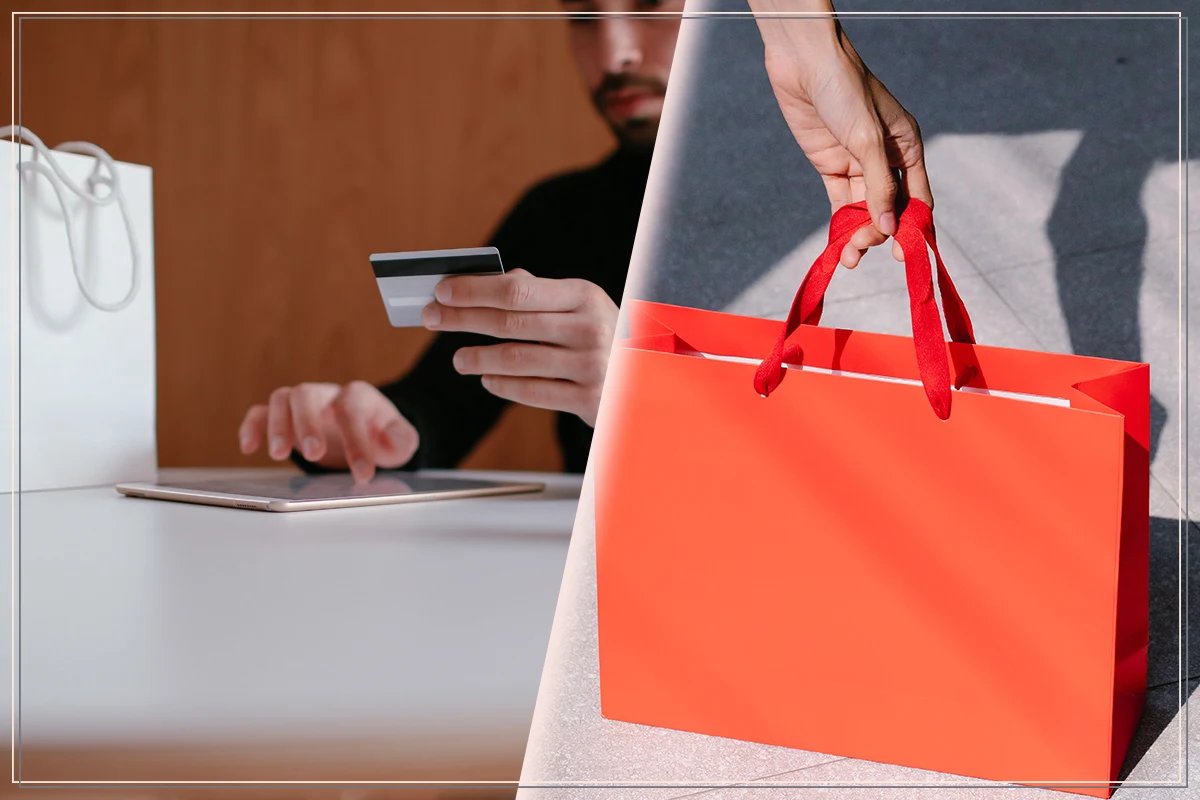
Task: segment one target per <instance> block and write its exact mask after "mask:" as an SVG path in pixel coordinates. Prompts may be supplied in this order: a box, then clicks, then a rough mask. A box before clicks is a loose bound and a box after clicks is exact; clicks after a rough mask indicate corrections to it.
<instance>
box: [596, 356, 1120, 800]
mask: <svg viewBox="0 0 1200 800" xmlns="http://www.w3.org/2000/svg"><path fill="white" fill-rule="evenodd" d="M614 358H615V362H614V365H613V370H615V371H616V372H617V373H618V374H619V375H620V380H619V384H618V385H619V387H620V388H619V391H620V392H621V393H622V394H623V396H622V397H618V398H615V399H614V401H613V409H612V413H611V416H609V417H608V420H607V423H606V428H605V441H604V449H603V458H602V459H601V461H600V462H599V464H598V473H597V484H596V485H597V510H596V521H597V531H596V534H597V577H598V591H599V613H600V620H599V621H600V636H599V642H600V670H601V699H602V708H603V712H604V714H605V715H606V716H608V717H611V718H615V719H622V720H628V721H634V722H640V723H645V724H651V725H658V726H663V727H669V728H677V729H682V730H688V731H694V732H699V733H709V734H715V735H720V736H728V737H733V738H738V739H746V740H750V741H758V742H765V743H771V744H780V745H786V746H791V747H797V748H802V749H807V750H815V751H820V752H826V753H831V754H836V755H845V756H853V757H859V758H867V759H873V760H879V761H885V762H890V763H897V764H906V765H911V766H917V767H924V768H929V769H935V770H941V771H947V772H954V773H959V774H965V775H973V776H979V777H985V778H992V779H997V780H1007V781H1018V782H1040V781H1063V780H1076V781H1078V780H1094V781H1106V780H1108V768H1109V753H1110V749H1109V743H1110V727H1111V713H1112V672H1113V626H1114V617H1113V614H1114V607H1115V592H1116V588H1115V587H1116V571H1117V545H1118V524H1119V517H1120V503H1119V494H1118V492H1117V491H1116V486H1117V483H1118V481H1119V476H1120V472H1121V462H1120V458H1121V443H1122V436H1123V433H1122V423H1121V419H1120V417H1118V416H1110V415H1104V414H1098V413H1091V412H1083V411H1077V410H1071V409H1066V408H1061V407H1054V406H1047V405H1041V404H1035V403H1027V402H1020V401H1014V400H1003V399H997V398H990V397H983V396H978V395H966V394H960V395H957V396H956V397H955V405H954V411H953V414H952V416H951V418H950V419H949V420H948V421H945V422H943V421H940V420H938V419H937V418H936V417H935V416H934V415H933V414H932V413H931V412H930V409H929V405H928V402H927V399H926V397H925V395H924V393H923V391H922V390H921V388H920V387H914V386H904V385H897V384H890V383H882V382H877V381H868V380H861V379H854V378H845V377H838V376H829V375H822V374H815V373H801V372H798V371H791V372H789V374H788V376H787V378H786V379H785V380H784V382H783V384H782V385H781V386H780V388H779V389H777V390H776V392H775V393H773V394H772V395H771V397H770V398H767V399H763V398H760V397H758V396H757V395H755V394H754V392H753V391H752V389H751V388H750V387H751V377H752V375H753V370H754V367H753V366H752V365H743V364H735V363H728V362H713V361H706V360H701V359H696V358H688V357H684V356H679V355H672V354H667V353H654V352H644V351H637V350H621V349H618V350H617V351H616V352H615V354H614ZM1096 793H1097V794H1101V795H1106V794H1107V791H1106V790H1097V791H1096Z"/></svg>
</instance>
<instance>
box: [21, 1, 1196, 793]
mask: <svg viewBox="0 0 1200 800" xmlns="http://www.w3.org/2000/svg"><path fill="white" fill-rule="evenodd" d="M831 16H836V17H838V18H846V17H877V18H884V19H888V18H907V17H916V18H922V17H924V18H947V19H957V18H969V19H1013V18H1016V19H1023V18H1026V19H1028V18H1032V19H1039V18H1040V19H1045V18H1050V19H1090V18H1097V19H1100V18H1131V19H1154V18H1163V19H1167V18H1175V19H1177V20H1178V21H1179V62H1178V63H1179V67H1178V70H1179V106H1178V108H1179V125H1178V132H1179V145H1178V157H1179V176H1180V177H1179V188H1180V195H1179V220H1180V247H1179V264H1180V334H1181V335H1180V351H1179V352H1180V365H1179V366H1180V369H1179V381H1180V406H1181V409H1180V410H1181V411H1182V413H1181V415H1180V448H1179V461H1180V497H1179V507H1180V513H1181V519H1180V525H1179V571H1180V581H1179V598H1180V606H1179V627H1178V631H1179V637H1178V644H1179V671H1178V675H1179V679H1178V681H1177V683H1176V686H1177V688H1178V695H1179V700H1180V705H1179V708H1180V710H1181V714H1180V756H1181V759H1180V778H1181V782H1180V783H1175V784H1164V783H1159V782H1154V781H1129V780H1126V781H1000V782H997V781H990V780H980V779H975V780H973V781H972V782H971V783H936V784H927V783H901V784H862V783H828V784H782V783H762V782H758V781H754V782H749V783H745V782H743V783H734V784H688V783H674V782H664V783H651V784H646V783H613V784H595V783H581V782H563V783H548V784H521V783H520V780H519V779H518V780H516V781H507V780H506V781H288V780H284V781H29V780H20V778H19V776H18V774H17V772H18V767H17V765H18V759H19V755H20V746H19V736H18V726H17V717H18V714H17V699H18V698H17V691H16V683H17V680H16V672H17V663H18V660H17V626H18V625H17V624H18V621H19V614H18V613H17V606H18V591H17V585H18V580H19V570H18V569H17V560H16V551H17V541H18V540H19V538H20V533H19V530H18V517H19V512H18V508H19V505H20V496H21V492H19V491H17V483H18V481H19V475H18V473H17V469H18V468H19V452H20V445H19V442H18V436H19V429H18V422H17V421H18V419H19V413H20V412H19V405H18V403H19V398H18V397H17V392H16V386H17V382H16V377H17V374H18V363H17V358H18V357H19V333H20V331H19V323H18V313H17V310H18V309H19V307H20V296H19V294H18V293H17V288H18V271H19V270H17V269H14V270H13V279H12V280H13V303H14V313H13V323H12V327H13V338H12V350H13V382H12V392H13V420H12V425H13V447H12V452H11V455H10V457H11V459H12V464H13V473H12V474H13V487H12V491H11V494H10V497H12V511H11V522H12V528H11V533H10V539H11V549H12V573H13V574H12V595H13V596H12V627H11V637H12V642H11V646H12V675H11V678H12V686H11V701H12V702H11V708H10V712H11V732H12V736H11V741H10V748H11V756H12V784H13V785H17V786H23V785H29V786H39V787H46V788H52V787H60V786H71V787H87V786H129V787H138V788H153V787H199V786H228V787H235V786H253V787H269V786H358V787H368V786H369V787H380V786H407V787H412V788H418V787H453V786H462V787H485V786H489V787H508V786H513V787H516V788H526V789H538V788H681V789H692V788H695V789H710V788H713V789H716V788H734V787H737V788H753V789H802V788H841V787H845V788H878V789H882V788H889V789H890V788H895V789H903V788H931V789H943V788H944V789H970V788H979V787H984V786H987V787H989V788H1013V789H1021V788H1037V787H1056V788H1060V789H1066V788H1102V787H1111V788H1113V789H1114V790H1115V789H1118V788H1121V787H1124V786H1139V787H1143V788H1187V787H1188V785H1189V784H1188V775H1187V771H1188V761H1187V756H1188V751H1189V742H1188V739H1187V731H1188V728H1189V719H1188V709H1187V703H1186V702H1185V700H1186V698H1185V689H1186V684H1187V682H1188V680H1189V679H1188V677H1187V675H1186V672H1189V671H1190V670H1189V669H1187V667H1188V665H1187V660H1188V653H1187V649H1186V647H1185V644H1186V641H1187V639H1186V634H1187V633H1188V630H1187V622H1188V621H1187V592H1186V588H1187V583H1188V575H1187V571H1186V569H1187V537H1186V536H1185V531H1186V530H1187V527H1188V525H1190V515H1189V513H1188V486H1187V471H1188V470H1187V316H1188V311H1187V294H1186V293H1187V260H1186V252H1187V238H1188V230H1187V229H1188V225H1187V196H1186V189H1187V160H1186V155H1187V152H1186V151H1187V141H1186V138H1185V137H1186V127H1187V120H1186V114H1185V109H1186V106H1187V100H1186V94H1185V83H1186V79H1187V70H1186V68H1185V64H1186V51H1187V46H1186V29H1187V17H1186V16H1185V15H1184V14H1183V12H1180V11H1128V12H1126V11H1080V12H1062V11H1011V12H1003V11H1001V12H991V11H963V12H941V11H877V12H873V11H844V12H836V13H835V14H832V15H831V14H828V13H824V12H783V11H772V12H758V13H753V12H750V11H684V12H666V11H640V12H639V11H634V12H625V13H622V12H601V11H595V12H565V11H563V12H557V11H508V12H506V11H492V12H473V11H395V12H389V11H382V12H378V11H376V12H349V11H347V12H308V11H261V12H255V11H240V12H219V11H217V12H212V11H124V12H122V11H116V12H99V11H98V12H79V11H38V12H24V11H13V12H12V13H11V17H12V24H11V35H10V46H11V48H12V50H11V57H12V82H13V83H12V95H11V108H10V113H11V114H12V118H13V120H14V122H15V121H16V120H17V95H18V92H17V83H18V65H19V58H18V48H19V35H18V32H19V23H20V22H21V21H23V20H34V19H47V20H48V19H60V20H62V19H77V20H85V19H86V20H100V19H142V20H154V19H171V18H180V17H182V18H185V19H280V20H282V19H330V20H339V19H355V20H364V19H388V20H390V19H414V20H416V19H440V20H452V19H485V20H490V19H495V20H511V19H572V18H576V19H577V18H586V19H600V18H608V17H612V18H649V19H654V18H660V19H666V18H671V19H675V18H678V19H680V20H684V19H705V18H730V19H750V20H753V19H755V18H758V17H761V18H766V19H824V18H830V17H831ZM16 151H17V149H16V148H14V150H13V152H14V154H15V153H16ZM14 157H15V156H14ZM14 169H15V164H14ZM16 186H17V182H14V193H16V188H15V187H16ZM12 224H13V231H14V237H13V242H14V244H13V251H14V252H13V256H14V258H13V263H14V264H16V263H18V262H17V259H16V256H17V253H18V252H19V243H18V242H17V236H16V234H17V233H18V231H17V223H16V204H15V202H14V204H13V220H12ZM627 280H628V279H627ZM962 777H966V776H962Z"/></svg>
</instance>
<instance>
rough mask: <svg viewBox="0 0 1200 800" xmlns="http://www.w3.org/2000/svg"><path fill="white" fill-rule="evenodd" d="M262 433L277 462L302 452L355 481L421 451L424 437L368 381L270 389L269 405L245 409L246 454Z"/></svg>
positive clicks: (243, 437)
mask: <svg viewBox="0 0 1200 800" xmlns="http://www.w3.org/2000/svg"><path fill="white" fill-rule="evenodd" d="M264 435H265V436H266V437H267V440H268V442H269V443H270V444H269V447H268V451H267V452H268V453H270V455H271V458H273V459H275V460H276V461H283V460H284V459H286V458H288V456H289V455H291V452H292V449H293V448H295V449H297V450H299V451H300V453H301V454H302V455H303V456H304V458H305V459H307V460H308V461H311V462H312V463H314V464H319V465H321V466H323V467H328V468H330V469H346V468H347V466H349V468H350V472H351V474H353V475H354V479H355V480H356V481H369V480H371V478H372V477H373V476H374V475H375V469H376V467H380V468H383V469H394V468H396V467H399V466H402V465H403V464H405V463H406V462H407V461H408V460H409V459H411V458H412V457H413V454H414V453H416V451H417V445H418V444H419V443H420V438H419V436H418V435H417V429H416V428H414V427H413V426H412V423H410V422H409V421H408V420H406V419H405V418H404V417H403V416H402V415H401V414H400V412H399V410H397V408H396V406H395V405H394V404H393V403H392V401H391V400H388V399H387V397H385V396H384V395H383V394H382V393H381V392H380V391H379V390H378V389H376V388H375V387H374V386H372V385H371V384H369V383H366V382H364V381H352V382H350V383H347V384H346V385H345V386H339V385H338V384H336V383H301V384H299V385H297V386H282V387H280V388H278V389H276V390H275V391H273V392H271V398H270V400H269V401H268V402H267V403H266V404H260V405H255V406H252V407H251V408H250V410H249V411H247V412H246V416H245V418H244V419H243V420H242V425H241V427H240V428H239V429H238V437H239V439H240V440H241V446H242V453H243V454H245V455H250V454H251V453H253V452H255V451H257V450H258V448H259V445H260V444H261V443H262V441H263V437H264Z"/></svg>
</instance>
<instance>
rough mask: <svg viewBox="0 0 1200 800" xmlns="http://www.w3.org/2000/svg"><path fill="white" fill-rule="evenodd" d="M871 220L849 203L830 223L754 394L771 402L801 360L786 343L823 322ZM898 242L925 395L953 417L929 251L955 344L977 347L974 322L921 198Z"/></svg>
mask: <svg viewBox="0 0 1200 800" xmlns="http://www.w3.org/2000/svg"><path fill="white" fill-rule="evenodd" d="M870 224H872V223H871V215H870V212H868V211H867V204H866V203H865V202H860V203H851V204H850V205H845V206H842V207H841V208H839V209H838V210H837V211H835V212H834V214H833V219H832V220H831V221H830V223H829V244H828V245H827V246H826V248H825V250H824V252H822V253H821V255H820V256H819V257H818V258H817V260H816V261H815V262H814V263H813V265H812V267H811V268H810V269H809V271H808V274H807V275H805V276H804V281H803V282H802V283H801V284H800V289H799V290H798V291H797V292H796V298H795V299H794V300H793V301H792V308H791V310H790V311H789V312H788V317H787V322H786V323H784V326H783V330H782V331H780V333H779V339H778V340H777V341H776V342H775V347H774V349H772V350H771V354H770V355H769V356H767V358H766V359H765V360H764V361H763V362H762V364H760V365H759V368H758V372H757V373H756V374H755V376H754V389H755V391H757V392H758V393H759V394H760V395H762V396H763V397H767V396H768V395H770V394H771V392H772V391H774V389H775V387H777V386H778V385H779V382H780V381H781V380H782V379H783V362H784V360H785V356H786V359H787V360H788V361H792V360H793V359H795V358H797V357H798V356H799V355H801V353H800V351H799V347H798V346H796V345H793V346H792V347H788V346H787V340H788V338H789V337H790V336H791V335H792V334H793V333H795V331H796V329H797V328H799V327H800V326H801V325H816V324H818V323H819V322H820V321H821V311H822V309H823V307H824V303H825V292H826V290H827V289H828V288H829V282H830V280H832V279H833V273H834V271H835V270H836V269H837V266H838V262H839V261H840V259H841V253H842V250H843V248H845V246H846V244H847V243H848V242H849V241H850V237H852V236H853V235H854V233H855V232H856V231H857V230H858V229H859V228H862V227H865V226H867V225H870ZM895 239H896V241H897V242H898V243H899V244H900V249H901V250H903V251H904V272H905V278H906V279H907V283H908V298H909V305H910V309H911V313H912V331H913V347H914V348H915V350H916V353H917V367H918V369H919V371H920V374H921V383H922V384H923V385H924V387H925V395H926V396H927V397H928V398H929V404H930V405H931V406H932V407H933V411H934V413H935V414H937V416H938V418H939V419H946V418H948V417H949V416H950V357H949V354H948V353H947V352H946V342H945V339H944V338H943V335H942V319H941V316H940V315H939V313H938V306H937V300H936V299H935V298H934V296H933V267H932V265H931V264H930V262H929V253H928V251H927V249H926V248H927V247H928V249H930V250H933V255H934V258H935V259H936V260H937V283H938V291H939V292H940V293H941V295H942V305H943V306H944V310H945V313H946V327H947V329H948V330H949V331H950V338H951V340H952V341H955V342H967V343H974V342H975V332H974V330H972V328H971V318H970V317H969V316H967V309H966V307H965V306H964V305H963V302H962V298H961V297H959V295H958V290H957V289H955V288H954V282H953V281H951V280H950V274H949V273H948V272H947V271H946V265H945V264H943V263H942V256H941V254H940V253H939V252H938V247H937V238H936V237H935V235H934V231H933V210H932V209H930V208H929V206H927V205H925V204H924V203H922V202H921V201H920V200H917V199H915V198H914V199H910V200H909V201H908V205H907V206H906V207H905V209H904V211H903V213H902V214H901V215H900V220H899V222H898V223H897V225H896V235H895Z"/></svg>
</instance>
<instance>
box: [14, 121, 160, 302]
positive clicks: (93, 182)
mask: <svg viewBox="0 0 1200 800" xmlns="http://www.w3.org/2000/svg"><path fill="white" fill-rule="evenodd" d="M0 138H5V139H10V138H11V139H14V140H16V139H24V140H25V141H27V142H29V143H30V144H31V145H33V148H34V150H35V151H36V152H37V154H38V155H40V156H41V157H42V158H43V159H45V161H46V163H45V164H42V163H40V162H38V161H22V162H19V163H18V164H17V165H16V166H17V169H18V170H25V169H31V170H34V171H35V172H40V173H42V174H43V175H45V176H46V177H47V178H48V179H49V181H50V185H51V186H53V187H54V194H55V196H56V197H57V198H58V205H59V206H60V207H61V208H62V212H63V222H64V224H65V225H66V228H67V249H68V250H69V251H70V253H71V267H72V269H73V270H74V272H75V283H77V284H78V285H79V291H80V292H82V293H83V296H84V298H86V299H87V301H88V302H89V303H91V304H92V306H93V307H95V308H96V309H98V310H100V311H120V310H121V309H123V308H125V307H126V306H128V305H129V304H130V303H132V302H133V300H134V298H135V297H137V293H138V287H139V286H140V285H141V270H140V268H139V267H140V259H139V257H138V249H137V241H136V239H135V237H134V234H133V223H132V221H130V219H129V209H128V208H127V207H126V205H125V195H124V194H123V193H122V192H121V184H120V181H119V179H118V177H117V167H116V163H115V162H114V161H113V159H112V156H110V155H109V154H108V153H106V152H104V150H102V149H100V148H99V147H97V146H96V145H94V144H91V143H89V142H63V143H62V144H60V145H58V146H57V147H55V148H54V149H55V150H58V151H60V152H63V153H80V154H83V155H90V156H92V157H94V158H95V159H96V164H95V166H94V167H93V169H92V174H91V175H89V176H88V179H87V181H86V188H84V187H80V186H79V184H77V183H75V181H73V180H71V177H70V176H69V175H67V174H66V173H65V172H63V169H62V167H61V166H59V164H58V161H57V160H56V159H55V158H54V155H53V154H52V152H51V150H50V148H48V147H46V145H45V144H44V143H43V142H42V140H41V139H39V138H38V137H37V135H35V134H34V132H33V131H31V130H29V129H28V128H25V127H21V126H19V125H8V126H4V127H0ZM47 164H48V165H49V167H47ZM101 166H103V167H105V168H107V170H108V174H107V175H104V174H102V173H101V171H100V168H101ZM56 178H57V179H56ZM64 186H65V187H66V188H67V189H68V190H69V191H70V192H71V193H73V194H75V195H77V196H79V197H81V198H82V199H83V200H85V201H86V202H88V203H91V204H92V205H94V206H97V207H100V206H107V205H111V204H112V203H113V202H114V201H115V202H116V204H117V207H118V208H120V209H121V218H122V219H123V220H124V221H125V232H126V233H127V234H128V235H129V255H130V257H131V258H132V260H133V267H132V271H131V274H130V281H129V291H128V292H126V293H125V296H124V297H122V298H121V299H120V300H118V301H117V302H115V303H109V302H105V301H104V300H101V299H100V298H98V297H96V296H95V295H94V294H93V293H92V291H91V290H90V289H88V287H87V282H86V281H85V280H84V279H83V273H82V272H81V271H80V265H79V258H78V256H77V254H76V252H75V234H74V231H72V229H71V215H70V213H69V212H68V210H67V200H66V197H65V196H64V195H63V187H64ZM98 186H107V187H108V193H107V194H105V195H103V196H101V195H98V194H97V193H96V188H97V187H98Z"/></svg>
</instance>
